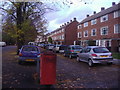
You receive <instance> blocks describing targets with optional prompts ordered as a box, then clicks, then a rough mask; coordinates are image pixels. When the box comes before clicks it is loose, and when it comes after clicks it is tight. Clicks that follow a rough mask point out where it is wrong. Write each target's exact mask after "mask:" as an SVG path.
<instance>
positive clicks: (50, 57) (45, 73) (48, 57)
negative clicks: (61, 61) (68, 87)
mask: <svg viewBox="0 0 120 90" xmlns="http://www.w3.org/2000/svg"><path fill="white" fill-rule="evenodd" d="M40 84H41V85H53V84H56V54H55V53H53V52H50V51H49V52H44V53H42V54H41V57H40Z"/></svg>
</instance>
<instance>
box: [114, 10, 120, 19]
mask: <svg viewBox="0 0 120 90" xmlns="http://www.w3.org/2000/svg"><path fill="white" fill-rule="evenodd" d="M117 17H120V10H118V11H115V12H114V18H117Z"/></svg>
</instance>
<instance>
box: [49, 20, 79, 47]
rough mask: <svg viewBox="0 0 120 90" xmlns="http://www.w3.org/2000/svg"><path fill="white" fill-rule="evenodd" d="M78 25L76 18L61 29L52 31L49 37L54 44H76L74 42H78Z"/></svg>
mask: <svg viewBox="0 0 120 90" xmlns="http://www.w3.org/2000/svg"><path fill="white" fill-rule="evenodd" d="M77 25H78V22H77V20H76V18H74V20H73V21H72V20H70V22H67V23H64V25H62V26H60V28H58V29H56V30H54V31H52V32H51V33H50V34H49V36H48V37H51V38H52V40H53V44H64V45H70V44H74V41H76V40H77Z"/></svg>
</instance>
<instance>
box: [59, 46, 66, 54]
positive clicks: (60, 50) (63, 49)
mask: <svg viewBox="0 0 120 90" xmlns="http://www.w3.org/2000/svg"><path fill="white" fill-rule="evenodd" d="M65 48H67V45H60V47H59V53H61V54H63V53H64V51H65Z"/></svg>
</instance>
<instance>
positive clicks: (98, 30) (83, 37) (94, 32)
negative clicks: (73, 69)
mask: <svg viewBox="0 0 120 90" xmlns="http://www.w3.org/2000/svg"><path fill="white" fill-rule="evenodd" d="M77 38H78V39H77V41H78V43H79V44H80V45H82V46H85V45H88V42H89V41H94V42H95V45H98V46H106V47H107V48H108V49H110V50H111V51H113V52H116V51H117V52H118V51H119V52H120V3H119V4H115V2H113V3H112V7H110V8H107V9H105V8H104V7H102V8H101V11H100V12H99V13H96V12H93V15H92V16H89V15H87V17H86V18H85V19H84V20H83V21H81V22H80V23H79V24H78V26H77Z"/></svg>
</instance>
